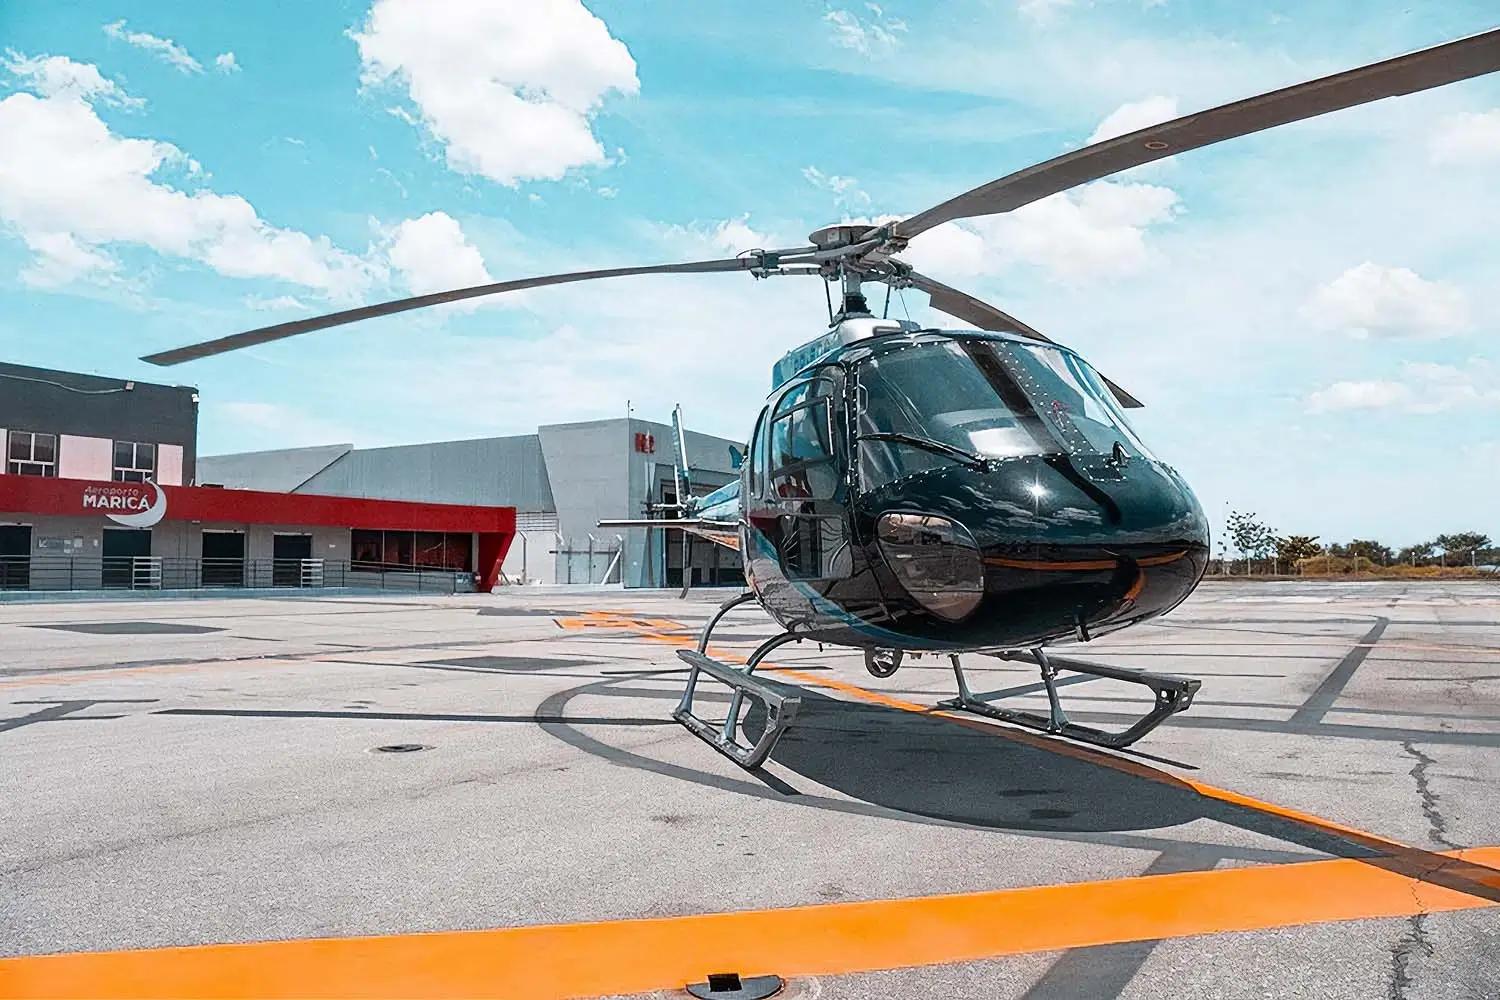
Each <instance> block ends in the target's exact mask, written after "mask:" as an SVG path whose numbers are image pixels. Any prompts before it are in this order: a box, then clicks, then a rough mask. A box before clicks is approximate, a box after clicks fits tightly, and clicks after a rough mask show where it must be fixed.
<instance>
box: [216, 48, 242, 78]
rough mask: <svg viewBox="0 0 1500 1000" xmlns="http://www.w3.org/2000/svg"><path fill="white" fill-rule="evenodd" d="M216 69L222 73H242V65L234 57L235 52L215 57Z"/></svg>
mask: <svg viewBox="0 0 1500 1000" xmlns="http://www.w3.org/2000/svg"><path fill="white" fill-rule="evenodd" d="M214 69H216V70H218V71H219V72H220V73H238V72H239V71H240V63H239V60H238V59H236V58H235V57H234V53H233V52H220V53H219V54H218V55H216V56H214Z"/></svg>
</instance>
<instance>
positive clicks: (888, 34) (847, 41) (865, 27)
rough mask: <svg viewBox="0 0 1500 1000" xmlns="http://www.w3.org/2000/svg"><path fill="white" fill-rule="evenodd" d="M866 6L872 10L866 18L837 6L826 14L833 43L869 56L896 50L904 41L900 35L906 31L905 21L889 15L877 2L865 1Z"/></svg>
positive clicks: (825, 18) (825, 17)
mask: <svg viewBox="0 0 1500 1000" xmlns="http://www.w3.org/2000/svg"><path fill="white" fill-rule="evenodd" d="M865 9H866V10H867V11H869V14H868V16H866V17H864V18H861V17H860V16H859V15H858V14H855V13H854V12H853V11H851V10H841V9H837V8H835V9H832V10H829V11H828V12H827V13H826V14H824V15H823V21H824V22H825V23H826V24H827V25H828V27H829V37H830V39H831V40H832V41H833V44H834V45H837V46H838V47H839V48H841V49H852V50H853V51H855V52H858V53H859V54H860V55H866V56H868V55H881V54H888V53H890V52H892V51H894V50H895V48H896V46H898V45H900V44H901V38H900V36H901V35H904V34H906V22H905V21H901V20H898V19H897V18H893V17H887V16H886V13H885V11H884V10H883V9H882V8H881V7H880V6H879V5H878V4H873V3H869V4H865Z"/></svg>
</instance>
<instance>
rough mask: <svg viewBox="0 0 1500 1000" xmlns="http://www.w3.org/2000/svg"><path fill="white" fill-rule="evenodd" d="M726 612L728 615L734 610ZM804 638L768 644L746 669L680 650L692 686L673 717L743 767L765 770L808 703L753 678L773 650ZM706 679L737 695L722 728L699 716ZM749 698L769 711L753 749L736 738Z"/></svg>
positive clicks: (785, 636) (787, 636)
mask: <svg viewBox="0 0 1500 1000" xmlns="http://www.w3.org/2000/svg"><path fill="white" fill-rule="evenodd" d="M720 610H721V611H725V610H728V608H721V609H720ZM710 627H712V623H710ZM707 632H708V630H707V629H705V630H704V638H703V643H704V644H705V645H706V644H707ZM801 638H802V636H801V635H800V634H799V633H796V632H783V633H782V634H781V635H778V636H774V637H772V638H770V639H767V640H766V641H765V642H763V643H761V644H760V645H759V646H758V647H756V650H755V652H753V653H751V654H750V659H748V660H747V661H745V665H744V666H743V667H733V666H730V665H729V664H727V663H720V662H719V661H718V660H715V659H714V658H713V657H711V656H708V655H707V654H705V653H701V652H699V651H697V650H692V649H679V650H678V651H677V655H678V656H680V657H681V658H682V660H683V662H684V663H686V664H687V665H688V666H689V667H691V668H692V669H691V670H689V671H688V679H687V687H686V688H685V689H684V690H683V692H682V701H680V702H678V704H677V710H676V711H674V712H673V713H672V718H674V719H676V720H677V721H678V722H680V723H682V724H683V725H684V726H685V727H687V730H688V732H690V733H692V734H693V735H694V736H697V737H698V738H699V739H701V740H703V742H705V743H707V744H708V745H709V746H711V747H713V748H714V749H715V750H717V751H719V752H720V753H722V754H723V755H724V756H726V757H728V758H729V759H730V760H732V761H734V762H735V763H736V764H738V765H739V766H740V767H743V768H745V769H746V770H754V769H755V768H757V767H760V765H762V764H764V763H765V761H766V758H767V757H769V756H770V755H771V751H772V750H774V749H775V748H776V741H777V740H779V739H781V734H782V733H784V732H786V730H787V727H789V726H790V725H791V724H792V720H793V719H795V718H796V717H797V709H798V708H800V707H801V705H802V699H801V698H800V697H798V696H796V695H788V694H783V693H782V692H781V691H779V690H778V689H777V688H775V687H773V686H772V685H770V684H767V683H766V682H765V681H762V680H760V679H758V678H756V677H752V676H751V674H753V673H754V671H755V668H756V666H757V665H758V664H759V663H760V661H761V660H762V659H764V658H765V655H766V654H767V653H769V652H770V651H771V650H773V649H775V648H776V647H777V646H783V645H785V644H786V643H789V642H796V641H797V640H799V639H801ZM702 674H708V675H709V676H710V677H712V678H713V679H714V680H716V681H718V682H719V683H720V684H723V685H725V686H726V687H728V688H729V689H730V691H731V692H733V693H732V694H731V695H730V699H729V714H728V715H727V716H725V718H724V721H723V722H722V723H714V722H710V721H708V720H706V719H703V718H700V717H699V716H697V715H695V714H693V698H694V696H695V695H696V694H697V689H698V678H699V676H700V675H702ZM746 696H749V697H750V698H752V699H754V700H756V701H759V702H760V703H761V704H762V705H764V706H765V707H766V728H765V730H764V731H763V732H762V733H761V734H760V736H759V737H757V738H756V740H755V742H754V743H753V744H752V745H750V746H745V745H744V744H742V743H740V742H739V741H738V740H737V739H735V731H736V730H737V729H738V728H739V722H740V712H741V709H742V707H743V705H744V700H745V697H746Z"/></svg>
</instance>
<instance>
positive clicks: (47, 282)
mask: <svg viewBox="0 0 1500 1000" xmlns="http://www.w3.org/2000/svg"><path fill="white" fill-rule="evenodd" d="M21 239H22V240H23V241H24V242H25V244H26V246H27V249H29V250H30V251H31V252H32V253H33V254H35V255H36V256H35V258H34V259H33V260H32V262H31V263H30V264H28V265H26V266H25V267H24V268H22V269H21V280H22V281H24V282H25V283H26V284H28V285H30V286H32V287H33V288H59V287H61V286H63V285H67V284H71V283H72V282H74V281H77V280H78V279H79V278H83V277H87V276H90V275H95V276H103V275H109V274H112V273H113V272H114V271H115V267H116V265H115V261H114V260H113V259H112V258H111V257H109V256H108V255H107V254H103V253H100V252H99V251H98V250H95V249H94V248H93V247H90V246H87V245H85V244H83V243H80V242H78V240H77V239H75V238H74V237H73V236H72V234H70V233H27V232H23V233H22V234H21Z"/></svg>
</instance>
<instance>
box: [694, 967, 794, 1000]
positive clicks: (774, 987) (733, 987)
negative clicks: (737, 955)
mask: <svg viewBox="0 0 1500 1000" xmlns="http://www.w3.org/2000/svg"><path fill="white" fill-rule="evenodd" d="M785 985H786V984H785V983H783V982H782V981H781V977H780V976H747V977H745V978H743V979H741V978H740V975H739V973H737V972H715V973H712V974H711V975H709V977H708V982H706V983H691V984H689V986H688V988H687V991H688V995H689V996H695V997H701V998H702V1000H765V998H766V997H774V996H775V995H776V994H778V993H780V992H781V988H782V987H783V986H785Z"/></svg>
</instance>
